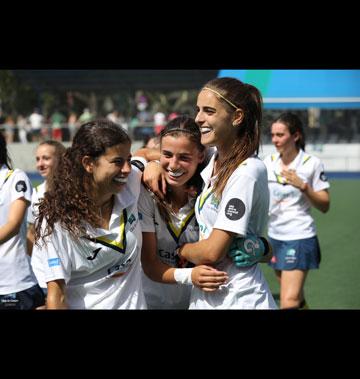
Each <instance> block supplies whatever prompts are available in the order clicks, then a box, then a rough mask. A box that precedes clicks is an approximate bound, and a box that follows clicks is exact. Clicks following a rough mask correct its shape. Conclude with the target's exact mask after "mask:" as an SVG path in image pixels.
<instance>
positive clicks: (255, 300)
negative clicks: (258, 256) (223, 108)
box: [190, 156, 276, 309]
mask: <svg viewBox="0 0 360 379" xmlns="http://www.w3.org/2000/svg"><path fill="white" fill-rule="evenodd" d="M214 160H215V156H214V157H213V158H212V159H211V161H210V162H209V164H208V166H207V167H206V168H205V169H204V170H203V171H202V173H201V176H202V178H203V180H204V183H205V186H204V189H203V192H202V194H201V196H199V197H198V199H197V201H196V206H195V211H196V218H197V220H198V223H199V228H200V240H203V239H206V238H208V237H209V236H210V233H211V232H212V230H213V229H214V228H216V229H221V230H226V231H229V232H233V233H236V234H237V235H238V236H245V235H247V234H256V235H262V234H263V232H264V229H265V226H266V222H267V213H268V207H269V192H268V186H267V176H266V168H265V165H264V164H263V162H262V161H261V160H260V159H259V158H257V157H251V158H248V159H247V160H246V161H245V162H243V163H242V164H241V165H240V166H239V167H238V168H237V169H236V170H235V171H234V172H233V173H232V175H231V176H230V178H229V180H228V182H227V184H226V186H225V188H224V191H223V193H222V198H221V200H219V199H218V198H217V197H216V196H214V193H213V184H214V180H215V177H211V176H212V172H213V168H214ZM215 268H216V269H218V270H222V271H226V272H227V274H228V276H229V280H228V282H227V283H226V284H225V285H222V286H221V287H220V288H219V289H218V290H217V291H215V292H204V291H202V290H201V289H199V288H197V287H193V288H192V294H191V304H190V309H276V304H275V302H274V299H273V297H272V295H271V293H270V290H269V287H268V284H267V282H266V280H265V277H264V275H263V273H262V271H261V269H260V267H259V265H258V264H255V265H253V266H251V267H246V268H237V267H236V266H235V264H234V263H233V262H232V260H230V259H229V258H228V257H227V256H225V257H224V258H223V259H222V260H221V261H220V262H219V263H217V264H216V265H215Z"/></svg>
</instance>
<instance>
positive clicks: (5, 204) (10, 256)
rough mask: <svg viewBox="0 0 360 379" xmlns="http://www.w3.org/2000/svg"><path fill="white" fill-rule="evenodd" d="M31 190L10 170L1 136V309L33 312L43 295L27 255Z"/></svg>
mask: <svg viewBox="0 0 360 379" xmlns="http://www.w3.org/2000/svg"><path fill="white" fill-rule="evenodd" d="M31 193H32V187H31V183H30V180H29V178H28V177H27V175H26V174H25V173H24V172H23V171H22V170H19V169H15V170H13V169H12V167H11V161H10V158H9V156H8V152H7V147H6V140H5V138H4V136H3V134H2V133H0V198H1V212H0V309H1V310H2V309H36V308H37V307H40V306H43V305H44V304H45V298H44V294H43V292H42V291H41V289H40V287H39V285H38V284H37V281H36V278H35V276H34V274H33V272H32V269H31V265H30V259H29V256H28V255H27V253H26V211H27V208H28V206H29V205H30V202H31Z"/></svg>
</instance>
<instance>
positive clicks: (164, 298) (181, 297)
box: [138, 186, 199, 309]
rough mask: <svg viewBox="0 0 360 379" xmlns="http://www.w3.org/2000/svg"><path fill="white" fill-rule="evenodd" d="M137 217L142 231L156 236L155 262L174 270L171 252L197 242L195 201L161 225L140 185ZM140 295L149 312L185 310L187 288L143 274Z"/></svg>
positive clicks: (173, 256)
mask: <svg viewBox="0 0 360 379" xmlns="http://www.w3.org/2000/svg"><path fill="white" fill-rule="evenodd" d="M138 206H139V217H140V223H141V228H142V231H143V232H150V233H156V240H157V255H158V257H159V259H160V260H161V261H162V262H163V263H165V264H167V265H169V266H171V267H176V262H175V250H176V249H177V248H178V247H179V246H181V245H183V244H184V243H187V242H197V241H198V240H199V226H198V224H197V221H196V217H195V210H194V206H195V199H189V202H188V203H187V204H186V205H184V206H183V207H182V208H181V209H180V210H179V212H178V213H177V216H178V218H176V217H174V216H172V215H170V218H171V220H170V222H165V221H164V220H163V218H162V217H161V215H160V212H159V209H158V207H157V205H156V202H155V200H153V199H152V197H151V196H150V194H149V193H148V191H147V190H146V189H145V188H144V187H143V186H142V188H141V193H140V198H139V203H138ZM143 284H144V293H145V298H146V302H147V305H148V307H149V309H188V308H189V302H190V293H191V286H188V285H182V284H168V283H160V282H155V281H153V280H151V279H150V278H149V277H147V276H146V274H145V273H143Z"/></svg>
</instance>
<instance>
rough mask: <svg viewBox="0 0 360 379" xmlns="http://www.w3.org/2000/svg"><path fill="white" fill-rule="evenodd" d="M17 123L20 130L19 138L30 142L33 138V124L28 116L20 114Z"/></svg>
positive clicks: (24, 141)
mask: <svg viewBox="0 0 360 379" xmlns="http://www.w3.org/2000/svg"><path fill="white" fill-rule="evenodd" d="M16 125H17V128H18V132H19V140H20V142H21V143H28V141H29V139H30V138H31V126H30V125H29V123H28V121H27V120H26V118H25V117H24V116H23V115H21V114H19V115H18V117H17V119H16Z"/></svg>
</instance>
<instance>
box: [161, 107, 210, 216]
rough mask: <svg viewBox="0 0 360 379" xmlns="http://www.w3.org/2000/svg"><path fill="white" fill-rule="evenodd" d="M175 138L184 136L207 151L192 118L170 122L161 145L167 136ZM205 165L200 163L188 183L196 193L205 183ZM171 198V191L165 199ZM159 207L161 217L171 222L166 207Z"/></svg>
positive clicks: (162, 135)
mask: <svg viewBox="0 0 360 379" xmlns="http://www.w3.org/2000/svg"><path fill="white" fill-rule="evenodd" d="M169 135H170V136H173V137H179V136H181V135H184V136H186V137H188V138H189V140H190V141H192V142H194V143H195V144H196V146H197V148H198V150H199V151H200V152H204V151H205V146H204V145H202V144H201V132H200V128H199V126H198V124H197V123H196V122H195V120H194V119H193V118H192V117H189V116H187V115H180V116H178V117H175V118H174V119H172V120H171V121H169V122H168V123H167V124H166V126H165V128H164V129H163V130H162V131H161V132H160V145H161V144H162V139H163V138H164V137H165V136H169ZM204 167H205V164H204V163H200V164H199V165H198V167H197V169H196V171H195V173H194V175H193V176H192V177H191V178H190V179H189V180H188V181H187V183H186V186H187V187H188V188H190V187H194V189H195V190H196V192H198V193H199V192H200V191H201V188H202V185H203V181H202V178H201V175H200V173H201V171H202V170H203V169H204ZM170 198H171V191H169V192H168V193H167V194H166V196H165V199H166V200H170ZM158 205H159V211H160V214H161V216H162V217H163V218H164V219H165V220H166V221H169V219H170V217H169V214H168V211H167V210H166V208H165V207H163V206H162V205H161V203H159V204H158Z"/></svg>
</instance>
